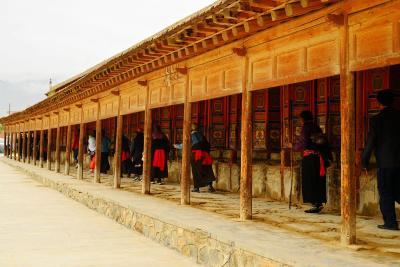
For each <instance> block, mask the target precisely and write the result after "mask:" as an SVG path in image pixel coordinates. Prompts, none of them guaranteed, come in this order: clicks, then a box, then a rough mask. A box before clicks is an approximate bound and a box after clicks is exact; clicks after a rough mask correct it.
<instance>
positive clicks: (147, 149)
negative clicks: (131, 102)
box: [142, 109, 152, 194]
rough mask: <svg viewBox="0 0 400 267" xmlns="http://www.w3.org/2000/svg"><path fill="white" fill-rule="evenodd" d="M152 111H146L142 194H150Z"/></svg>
mask: <svg viewBox="0 0 400 267" xmlns="http://www.w3.org/2000/svg"><path fill="white" fill-rule="evenodd" d="M151 131H152V110H151V109H147V110H146V111H145V118H144V149H143V183H142V193H143V194H150V169H151Z"/></svg>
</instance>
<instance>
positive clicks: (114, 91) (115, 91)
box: [111, 90, 119, 96]
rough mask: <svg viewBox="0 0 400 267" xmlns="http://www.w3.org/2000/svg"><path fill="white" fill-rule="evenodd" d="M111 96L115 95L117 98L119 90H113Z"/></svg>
mask: <svg viewBox="0 0 400 267" xmlns="http://www.w3.org/2000/svg"><path fill="white" fill-rule="evenodd" d="M111 94H112V95H115V96H119V90H113V91H111Z"/></svg>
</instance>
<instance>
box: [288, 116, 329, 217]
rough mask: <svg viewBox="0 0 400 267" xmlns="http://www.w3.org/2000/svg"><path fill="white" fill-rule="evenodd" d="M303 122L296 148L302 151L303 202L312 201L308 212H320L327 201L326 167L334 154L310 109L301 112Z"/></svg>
mask: <svg viewBox="0 0 400 267" xmlns="http://www.w3.org/2000/svg"><path fill="white" fill-rule="evenodd" d="M300 118H301V120H302V123H303V127H302V129H301V134H300V136H299V138H298V139H297V140H296V143H295V145H294V150H295V151H299V152H301V153H302V156H303V158H302V162H301V181H302V193H303V203H311V204H312V205H313V207H312V208H311V209H308V210H305V211H304V212H306V213H319V212H320V211H321V210H322V208H323V204H322V203H326V200H327V198H326V169H327V167H328V166H329V160H331V159H332V155H331V153H330V150H329V145H328V141H327V140H326V138H325V136H324V135H323V133H322V130H321V128H320V127H319V126H318V125H317V124H316V123H315V122H314V120H313V115H312V113H311V112H310V111H308V110H305V111H303V112H301V113H300Z"/></svg>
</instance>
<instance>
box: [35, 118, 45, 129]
mask: <svg viewBox="0 0 400 267" xmlns="http://www.w3.org/2000/svg"><path fill="white" fill-rule="evenodd" d="M42 122H43V120H42V119H37V120H36V127H35V129H36V130H42Z"/></svg>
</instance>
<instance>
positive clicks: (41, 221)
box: [0, 162, 198, 267]
mask: <svg viewBox="0 0 400 267" xmlns="http://www.w3.org/2000/svg"><path fill="white" fill-rule="evenodd" d="M0 266H2V267H8V266H18V267H19V266H21V267H25V266H30V267H34V266H40V267H46V266H49V267H50V266H51V267H54V266H68V267H71V266H74V267H75V266H85V267H87V266H96V267H99V266H107V267H109V266H174V267H176V266H184V267H187V266H198V265H196V264H195V263H193V261H191V260H190V258H187V257H184V256H182V255H180V254H178V252H176V251H173V250H171V249H168V248H165V247H163V246H162V245H160V244H157V243H155V242H153V241H151V240H149V239H147V238H145V237H144V236H143V235H140V234H138V233H136V232H134V231H131V230H129V229H127V228H126V227H124V226H122V225H120V224H117V223H116V222H115V221H112V220H110V219H108V218H107V217H105V216H102V215H100V214H98V213H96V212H95V211H92V210H90V209H88V208H86V207H85V206H83V205H81V204H79V203H77V202H75V201H73V200H70V199H68V198H65V197H64V196H63V195H62V194H60V193H58V192H56V191H54V190H52V189H50V188H47V187H44V186H43V185H41V184H39V183H38V182H36V181H34V180H32V179H30V177H29V176H27V175H26V174H24V173H23V172H21V171H17V170H16V169H15V168H12V167H10V166H8V165H6V164H4V163H3V162H0Z"/></svg>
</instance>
